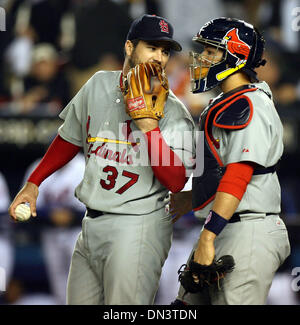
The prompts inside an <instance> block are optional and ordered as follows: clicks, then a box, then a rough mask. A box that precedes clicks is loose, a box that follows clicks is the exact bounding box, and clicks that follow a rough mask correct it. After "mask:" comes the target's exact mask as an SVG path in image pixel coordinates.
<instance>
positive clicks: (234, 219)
mask: <svg viewBox="0 0 300 325" xmlns="http://www.w3.org/2000/svg"><path fill="white" fill-rule="evenodd" d="M248 213H251V212H244V213H234V214H233V215H232V217H231V218H230V219H229V221H228V223H234V222H239V221H241V218H242V217H241V215H243V214H248ZM273 214H276V213H265V215H266V216H270V215H273Z"/></svg>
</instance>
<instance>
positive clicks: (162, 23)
mask: <svg viewBox="0 0 300 325" xmlns="http://www.w3.org/2000/svg"><path fill="white" fill-rule="evenodd" d="M159 26H160V30H161V32H163V33H169V25H168V24H167V23H166V22H165V21H164V20H163V19H162V20H161V21H160V22H159Z"/></svg>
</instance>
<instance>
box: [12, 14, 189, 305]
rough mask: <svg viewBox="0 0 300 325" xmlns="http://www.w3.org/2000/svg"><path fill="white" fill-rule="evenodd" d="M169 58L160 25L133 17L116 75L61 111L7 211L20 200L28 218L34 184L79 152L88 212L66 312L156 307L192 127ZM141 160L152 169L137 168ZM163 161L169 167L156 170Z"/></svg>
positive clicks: (89, 86)
mask: <svg viewBox="0 0 300 325" xmlns="http://www.w3.org/2000/svg"><path fill="white" fill-rule="evenodd" d="M171 50H175V51H180V50H181V46H180V45H179V44H178V43H177V42H176V41H175V40H174V39H173V27H172V25H171V24H170V23H169V22H168V21H167V20H166V19H164V18H162V17H158V16H152V15H144V16H142V17H140V18H138V19H136V20H135V21H134V22H133V23H132V25H131V28H130V30H129V33H128V36H127V40H126V42H125V61H124V65H123V70H122V71H99V72H97V73H96V74H95V75H94V76H92V77H91V78H90V80H89V81H88V82H87V83H86V84H85V85H84V86H83V87H82V88H81V90H80V91H79V92H78V93H77V95H76V96H75V97H74V98H73V99H72V100H71V102H70V103H69V104H68V105H67V106H66V107H65V109H64V110H63V111H62V113H61V114H60V117H61V118H62V119H63V120H64V122H63V124H62V126H61V127H60V128H59V131H58V135H57V137H56V139H55V140H54V142H53V143H52V144H51V146H50V147H49V149H48V151H47V153H46V155H45V156H44V158H43V159H42V161H41V163H40V164H39V166H38V167H37V168H36V169H35V171H34V172H33V173H32V174H31V176H30V177H29V179H28V181H27V183H26V184H25V186H24V187H23V189H22V190H21V191H20V192H19V194H18V195H17V196H16V198H15V200H14V201H13V203H12V204H11V206H10V209H9V212H10V214H11V216H12V217H13V218H15V208H16V206H17V205H18V204H20V203H22V202H26V201H27V202H29V203H30V207H31V211H32V214H33V215H36V208H35V207H36V200H37V196H38V186H39V185H40V183H41V182H42V181H43V180H44V179H45V178H46V177H48V176H49V175H50V174H51V173H53V172H55V171H56V170H58V169H59V168H61V167H62V166H63V165H65V164H66V163H67V162H68V161H70V160H71V159H72V157H74V155H76V154H77V153H78V152H79V151H80V150H81V149H83V151H84V154H85V160H86V167H85V173H84V177H83V180H82V181H81V183H80V184H79V185H78V187H77V188H76V193H75V194H76V197H77V198H78V199H79V200H80V201H81V202H83V203H84V204H85V206H86V208H87V211H86V214H85V217H84V218H83V221H82V232H81V233H80V235H79V237H78V240H77V243H76V246H75V250H74V253H73V256H72V261H71V267H70V272H69V277H68V285H67V303H68V304H89V305H95V304H101V305H103V304H105V305H120V304H122V305H124V304H125V305H151V304H153V302H154V297H155V294H156V291H157V289H158V285H159V279H160V274H161V270H162V266H163V264H164V262H165V259H166V258H167V255H168V252H169V249H170V246H171V238H172V220H171V219H172V218H171V215H170V214H169V213H168V211H167V210H166V204H167V203H168V199H167V196H168V193H169V191H171V192H177V191H180V190H181V189H182V188H183V187H184V185H185V181H186V168H187V167H188V164H189V163H190V161H191V159H190V158H191V156H192V155H193V152H192V144H191V143H184V142H183V141H179V142H178V143H177V142H176V139H178V137H179V136H180V134H183V132H184V131H189V132H193V130H194V123H193V119H192V117H191V115H190V114H189V112H188V110H187V109H186V108H185V107H184V105H183V104H182V103H181V102H180V101H179V100H178V99H177V98H176V97H175V95H174V94H173V93H172V91H171V90H169V87H168V81H167V78H166V76H165V73H164V69H165V67H166V64H167V62H168V60H169V56H170V51H171ZM143 139H144V140H145V141H142V140H143ZM143 145H144V147H145V148H143V147H142V146H143ZM141 152H145V153H146V157H147V162H148V160H149V161H150V162H151V161H152V160H153V161H155V162H156V163H155V165H153V166H152V165H150V164H149V163H148V164H146V165H141V163H140V161H141V160H140V153H141ZM164 155H166V156H167V157H168V158H169V161H170V164H168V165H166V164H163V163H162V162H163V161H164V159H163V156H164Z"/></svg>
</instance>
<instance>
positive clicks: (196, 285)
mask: <svg viewBox="0 0 300 325" xmlns="http://www.w3.org/2000/svg"><path fill="white" fill-rule="evenodd" d="M193 259H194V256H193V257H192V259H191V261H190V263H189V265H188V266H187V265H186V264H184V265H182V266H181V268H180V269H179V271H178V274H179V281H180V283H181V285H182V286H183V288H184V289H185V291H186V293H188V292H190V293H197V292H200V291H202V290H203V289H204V288H205V287H208V286H211V285H215V284H217V285H218V288H219V289H220V279H222V278H224V277H225V275H226V273H229V272H232V271H233V269H234V265H235V263H234V259H233V257H232V256H231V255H224V256H222V257H220V258H219V259H218V260H217V261H216V260H214V261H213V263H212V264H211V265H201V264H198V263H196V262H194V260H193ZM182 267H185V268H184V270H183V271H182V270H181V269H182Z"/></svg>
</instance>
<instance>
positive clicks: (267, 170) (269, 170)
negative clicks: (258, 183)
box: [253, 165, 276, 175]
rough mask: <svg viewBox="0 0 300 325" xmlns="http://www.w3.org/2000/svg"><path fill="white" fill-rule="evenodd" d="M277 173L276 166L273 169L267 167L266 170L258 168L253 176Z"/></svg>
mask: <svg viewBox="0 0 300 325" xmlns="http://www.w3.org/2000/svg"><path fill="white" fill-rule="evenodd" d="M275 172H276V165H274V166H271V167H266V168H258V169H254V171H253V175H263V174H269V173H271V174H273V173H275Z"/></svg>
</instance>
